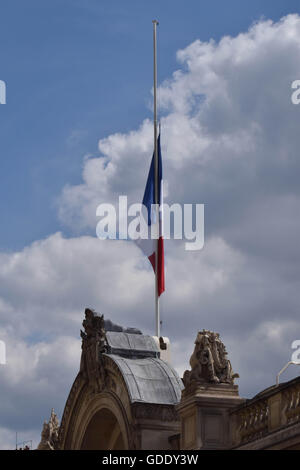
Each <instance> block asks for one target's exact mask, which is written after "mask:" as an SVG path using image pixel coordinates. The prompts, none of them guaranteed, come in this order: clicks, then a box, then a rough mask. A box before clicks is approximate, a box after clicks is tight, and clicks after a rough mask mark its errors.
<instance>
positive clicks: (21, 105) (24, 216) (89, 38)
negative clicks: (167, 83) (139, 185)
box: [0, 0, 299, 251]
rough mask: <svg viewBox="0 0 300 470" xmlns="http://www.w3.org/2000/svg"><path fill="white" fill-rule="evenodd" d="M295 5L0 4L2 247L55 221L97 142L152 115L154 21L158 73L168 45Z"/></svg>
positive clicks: (163, 69) (18, 244) (166, 73)
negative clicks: (63, 195)
mask: <svg viewBox="0 0 300 470" xmlns="http://www.w3.org/2000/svg"><path fill="white" fill-rule="evenodd" d="M297 11H299V4H298V2H297V1H274V0H267V1H266V0H264V1H262V0H259V1H251V2H246V1H242V2H241V1H238V0H236V1H232V0H230V1H226V2H224V1H221V0H219V1H210V2H202V1H194V0H189V1H188V2H183V1H177V0H175V1H174V0H172V1H170V0H164V1H156V0H153V1H151V2H145V1H132V0H130V1H126V2H124V1H106V0H104V1H103V0H102V1H101V2H99V1H96V0H95V1H94V0H92V1H91V0H84V1H83V0H82V1H78V0H75V1H74V0H73V1H68V0H63V1H61V0H53V1H51V2H50V1H44V2H40V1H38V0H37V1H32V0H28V1H26V2H23V1H16V0H12V1H10V2H5V4H2V5H1V28H0V57H1V62H0V79H1V80H5V82H6V84H7V105H6V106H1V107H0V152H1V176H0V214H1V237H0V248H1V249H2V250H9V251H11V250H15V249H20V248H22V247H24V246H26V245H27V244H28V243H31V242H32V241H34V240H36V239H40V238H43V237H45V236H46V235H48V234H50V233H52V232H53V231H56V230H58V229H59V230H63V231H64V233H65V234H66V235H68V231H67V230H66V228H65V227H64V226H62V225H61V224H60V222H59V220H58V218H57V207H56V198H57V197H58V196H59V194H60V192H61V190H62V188H63V186H64V185H65V184H67V183H70V184H74V183H78V182H79V181H80V179H81V171H82V158H83V156H84V155H85V154H93V155H98V150H97V142H98V139H99V138H102V137H105V136H107V135H109V134H111V133H113V132H118V131H120V132H126V131H129V130H130V129H134V128H136V127H137V126H138V125H139V123H140V121H141V120H142V119H143V118H145V117H147V116H148V117H150V118H151V112H150V109H149V102H150V100H151V95H150V90H151V86H152V23H151V20H152V19H153V18H158V19H159V21H160V27H159V45H158V48H159V70H158V77H159V81H160V82H161V81H162V80H163V79H165V78H167V77H170V76H171V74H172V73H173V71H174V70H176V68H177V64H176V57H175V55H176V51H177V50H178V49H183V48H184V47H186V46H187V45H188V44H190V43H191V42H193V41H194V40H195V39H198V38H200V39H201V40H202V41H207V40H209V39H210V38H214V39H215V40H219V39H220V38H221V37H222V36H223V35H231V36H234V35H236V34H238V33H239V32H240V31H243V30H246V29H247V28H248V27H249V25H250V24H251V23H252V22H253V21H257V20H259V19H260V18H262V17H265V18H270V19H273V20H274V21H276V20H278V19H279V18H280V17H281V16H283V15H285V14H287V13H292V12H297Z"/></svg>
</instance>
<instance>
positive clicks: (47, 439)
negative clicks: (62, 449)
mask: <svg viewBox="0 0 300 470" xmlns="http://www.w3.org/2000/svg"><path fill="white" fill-rule="evenodd" d="M58 430H59V421H58V418H57V416H56V414H55V413H54V409H53V408H52V410H51V416H50V419H49V421H48V423H47V421H45V422H44V424H43V429H42V432H41V442H40V443H39V445H38V450H55V449H56V448H57V444H58Z"/></svg>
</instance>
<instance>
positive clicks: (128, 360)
mask: <svg viewBox="0 0 300 470" xmlns="http://www.w3.org/2000/svg"><path fill="white" fill-rule="evenodd" d="M106 340H107V343H108V349H107V353H106V354H104V355H105V356H107V357H110V359H111V360H112V361H113V362H114V363H115V364H116V365H117V367H118V369H119V370H120V373H121V374H122V376H123V378H124V381H125V383H126V386H127V389H128V394H129V396H130V400H131V402H132V403H134V402H143V403H153V404H163V405H175V404H176V403H178V402H179V401H180V397H181V390H182V389H183V384H182V381H181V379H180V377H179V376H178V374H177V372H176V371H175V370H174V369H173V368H172V367H171V366H170V364H168V363H167V362H165V361H162V360H161V359H160V351H159V349H158V348H157V345H156V343H155V341H154V339H153V338H152V336H148V335H142V334H139V335H136V334H128V333H120V332H118V333H116V332H107V333H106Z"/></svg>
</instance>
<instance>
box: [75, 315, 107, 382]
mask: <svg viewBox="0 0 300 470" xmlns="http://www.w3.org/2000/svg"><path fill="white" fill-rule="evenodd" d="M82 326H83V328H84V331H82V330H80V336H81V338H82V346H81V348H82V354H81V362H80V371H81V372H82V373H83V374H84V375H87V376H88V379H89V381H90V383H91V384H92V383H94V384H95V390H96V388H97V385H96V384H98V387H100V388H101V384H103V382H104V370H103V367H101V354H100V353H102V352H105V328H104V317H103V315H98V314H97V313H95V312H94V311H93V310H91V309H89V308H86V309H85V319H84V320H83V322H82Z"/></svg>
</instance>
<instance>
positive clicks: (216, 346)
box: [183, 330, 239, 386]
mask: <svg viewBox="0 0 300 470" xmlns="http://www.w3.org/2000/svg"><path fill="white" fill-rule="evenodd" d="M190 366H191V369H192V370H191V371H188V370H187V371H185V373H184V376H183V381H184V384H185V386H187V385H189V384H190V383H191V382H192V381H196V382H202V383H227V384H230V385H233V384H234V379H235V378H237V377H239V375H238V374H234V373H233V371H232V367H231V363H230V361H229V359H228V357H227V351H226V348H225V346H224V344H223V343H222V341H221V339H220V335H219V333H214V332H212V331H209V330H202V331H199V333H198V335H197V338H196V341H195V349H194V352H193V354H192V356H191V359H190Z"/></svg>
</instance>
